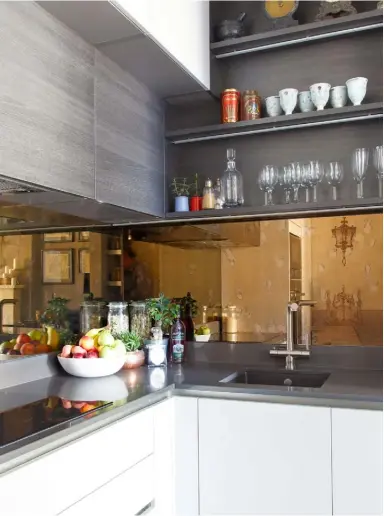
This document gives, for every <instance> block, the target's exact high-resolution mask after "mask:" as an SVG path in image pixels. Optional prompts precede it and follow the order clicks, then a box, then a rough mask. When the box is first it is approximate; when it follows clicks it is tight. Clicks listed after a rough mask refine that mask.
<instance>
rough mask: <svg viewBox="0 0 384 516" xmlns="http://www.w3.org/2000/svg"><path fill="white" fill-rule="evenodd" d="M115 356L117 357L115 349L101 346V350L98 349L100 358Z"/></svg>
mask: <svg viewBox="0 0 384 516" xmlns="http://www.w3.org/2000/svg"><path fill="white" fill-rule="evenodd" d="M117 356H119V351H118V350H117V351H116V348H115V347H111V346H102V347H101V348H99V357H100V358H116V357H117Z"/></svg>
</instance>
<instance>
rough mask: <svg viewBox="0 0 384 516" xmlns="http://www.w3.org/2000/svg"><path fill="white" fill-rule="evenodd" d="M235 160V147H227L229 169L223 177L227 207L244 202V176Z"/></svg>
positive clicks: (224, 198)
mask: <svg viewBox="0 0 384 516" xmlns="http://www.w3.org/2000/svg"><path fill="white" fill-rule="evenodd" d="M235 160H236V151H235V149H227V169H226V170H225V172H224V174H223V176H222V178H221V195H222V198H223V202H224V207H225V208H235V207H236V206H241V205H243V204H244V193H243V176H242V175H241V172H239V171H238V170H237V168H236V161H235Z"/></svg>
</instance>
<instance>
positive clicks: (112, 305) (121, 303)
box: [108, 301, 128, 308]
mask: <svg viewBox="0 0 384 516" xmlns="http://www.w3.org/2000/svg"><path fill="white" fill-rule="evenodd" d="M108 306H109V307H110V308H120V307H121V308H125V307H126V306H128V303H127V302H126V301H110V302H109V304H108Z"/></svg>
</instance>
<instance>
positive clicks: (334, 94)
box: [330, 86, 348, 108]
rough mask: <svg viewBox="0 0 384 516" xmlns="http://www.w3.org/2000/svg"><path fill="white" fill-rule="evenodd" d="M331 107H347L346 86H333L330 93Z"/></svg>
mask: <svg viewBox="0 0 384 516" xmlns="http://www.w3.org/2000/svg"><path fill="white" fill-rule="evenodd" d="M330 98H331V106H332V107H334V108H341V107H344V106H346V105H347V102H348V95H347V87H346V86H334V87H333V88H331V92H330Z"/></svg>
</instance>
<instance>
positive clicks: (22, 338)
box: [15, 332, 35, 349]
mask: <svg viewBox="0 0 384 516" xmlns="http://www.w3.org/2000/svg"><path fill="white" fill-rule="evenodd" d="M31 333H32V332H31ZM32 340H35V339H32V338H31V337H30V335H27V334H26V333H20V335H18V336H17V339H16V345H17V347H16V346H15V349H20V348H21V346H22V345H23V344H28V342H31V341H32Z"/></svg>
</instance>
